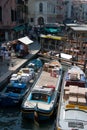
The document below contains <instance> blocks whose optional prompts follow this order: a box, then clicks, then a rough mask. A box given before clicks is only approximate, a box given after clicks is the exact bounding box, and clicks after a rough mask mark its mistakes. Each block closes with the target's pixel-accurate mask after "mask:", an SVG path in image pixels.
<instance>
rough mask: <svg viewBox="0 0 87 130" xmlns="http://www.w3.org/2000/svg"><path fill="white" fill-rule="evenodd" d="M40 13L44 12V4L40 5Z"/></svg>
mask: <svg viewBox="0 0 87 130" xmlns="http://www.w3.org/2000/svg"><path fill="white" fill-rule="evenodd" d="M39 12H43V4H42V3H40V4H39Z"/></svg>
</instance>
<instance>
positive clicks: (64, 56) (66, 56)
mask: <svg viewBox="0 0 87 130" xmlns="http://www.w3.org/2000/svg"><path fill="white" fill-rule="evenodd" d="M61 58H64V59H68V60H69V59H71V58H72V55H69V54H65V53H61Z"/></svg>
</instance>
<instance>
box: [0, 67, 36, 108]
mask: <svg viewBox="0 0 87 130" xmlns="http://www.w3.org/2000/svg"><path fill="white" fill-rule="evenodd" d="M34 79H35V72H34V69H33V68H26V67H25V68H21V69H20V70H19V71H18V72H17V73H16V74H12V76H11V78H10V82H9V83H8V85H6V87H5V88H4V90H3V91H2V92H1V93H0V106H1V107H11V106H17V105H20V104H21V103H22V100H23V98H24V96H25V95H26V94H27V92H28V91H29V90H30V88H31V87H30V86H31V85H30V83H31V80H33V82H34Z"/></svg>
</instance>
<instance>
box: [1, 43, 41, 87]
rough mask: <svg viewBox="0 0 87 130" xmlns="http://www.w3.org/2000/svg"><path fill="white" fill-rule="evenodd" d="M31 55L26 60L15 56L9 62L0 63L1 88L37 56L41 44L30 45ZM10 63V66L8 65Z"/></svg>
mask: <svg viewBox="0 0 87 130" xmlns="http://www.w3.org/2000/svg"><path fill="white" fill-rule="evenodd" d="M29 48H30V54H29V55H27V56H26V57H24V58H16V57H14V56H12V57H11V60H10V61H9V62H8V61H6V60H5V61H3V62H1V61H0V87H1V85H2V84H3V83H4V82H6V81H7V80H8V79H9V78H10V76H11V75H12V74H13V73H16V72H17V71H18V70H19V69H20V68H21V67H23V66H24V65H25V64H26V63H27V62H28V61H29V59H30V58H33V56H34V55H35V54H37V53H38V51H39V50H40V44H39V43H37V42H34V43H32V44H30V45H29ZM8 63H9V65H8Z"/></svg>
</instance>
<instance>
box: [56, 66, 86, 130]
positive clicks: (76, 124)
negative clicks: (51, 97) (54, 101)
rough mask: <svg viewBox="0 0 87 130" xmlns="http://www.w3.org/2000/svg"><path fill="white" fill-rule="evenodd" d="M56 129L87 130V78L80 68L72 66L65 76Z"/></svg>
mask: <svg viewBox="0 0 87 130" xmlns="http://www.w3.org/2000/svg"><path fill="white" fill-rule="evenodd" d="M55 129H56V130H87V86H86V77H85V73H84V72H83V70H82V69H81V68H79V67H78V66H72V67H71V68H69V69H68V71H67V72H66V74H65V77H64V81H63V85H62V91H61V96H60V101H59V106H58V113H57V119H56V127H55Z"/></svg>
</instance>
